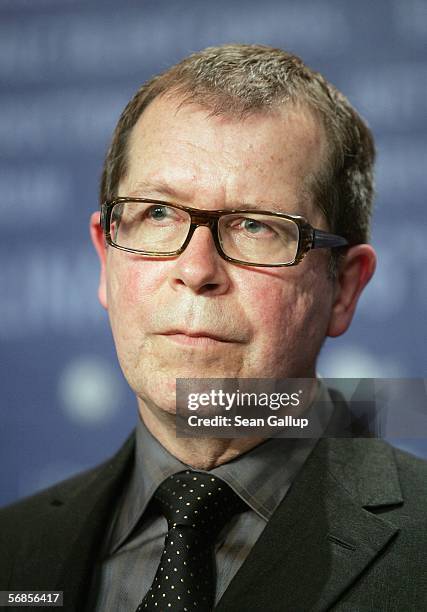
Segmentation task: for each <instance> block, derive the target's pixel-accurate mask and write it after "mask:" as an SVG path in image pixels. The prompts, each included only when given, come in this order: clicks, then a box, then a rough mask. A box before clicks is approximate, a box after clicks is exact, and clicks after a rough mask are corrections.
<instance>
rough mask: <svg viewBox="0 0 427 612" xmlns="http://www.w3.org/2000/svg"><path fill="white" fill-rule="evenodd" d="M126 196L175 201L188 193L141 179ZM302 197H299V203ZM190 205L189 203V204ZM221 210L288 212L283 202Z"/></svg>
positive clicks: (236, 204) (241, 204) (240, 204)
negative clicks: (154, 197)
mask: <svg viewBox="0 0 427 612" xmlns="http://www.w3.org/2000/svg"><path fill="white" fill-rule="evenodd" d="M124 195H125V196H127V197H134V198H139V197H141V198H146V197H148V198H149V197H153V196H157V197H158V198H160V199H163V198H166V199H168V198H171V199H172V200H174V201H175V202H184V201H188V199H189V196H188V194H187V193H186V192H185V191H184V190H181V189H178V188H176V187H173V186H172V185H171V184H170V183H168V182H167V181H165V180H163V179H150V180H141V181H138V182H137V183H135V185H134V186H133V189H132V191H130V192H129V193H126V194H124ZM303 202H304V199H303V198H301V203H303ZM190 206H191V204H190ZM221 210H253V211H254V212H256V211H257V210H266V211H270V212H279V213H280V212H282V213H283V212H284V213H286V212H288V211H286V210H285V203H284V202H283V203H282V202H257V203H255V202H246V201H242V202H229V203H228V204H227V205H226V206H223V207H221Z"/></svg>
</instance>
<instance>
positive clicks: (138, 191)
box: [126, 179, 185, 200]
mask: <svg viewBox="0 0 427 612" xmlns="http://www.w3.org/2000/svg"><path fill="white" fill-rule="evenodd" d="M153 194H155V195H159V196H162V197H163V196H166V197H168V198H173V199H178V200H179V199H185V194H184V192H183V191H180V190H179V189H177V188H176V187H173V186H172V185H170V184H169V183H167V182H166V181H163V180H161V179H153V180H141V181H138V182H137V183H135V185H134V186H133V189H132V191H131V192H130V193H126V196H129V197H135V198H137V197H142V198H145V197H149V196H152V195H153Z"/></svg>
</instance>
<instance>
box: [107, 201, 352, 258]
mask: <svg viewBox="0 0 427 612" xmlns="http://www.w3.org/2000/svg"><path fill="white" fill-rule="evenodd" d="M127 202H140V203H143V204H158V205H160V206H170V207H172V208H177V209H179V210H184V211H185V212H187V213H189V215H190V217H191V221H190V227H189V229H188V234H187V237H186V239H185V240H184V243H183V244H182V246H181V247H180V248H179V249H177V250H176V251H171V252H166V253H160V254H159V253H155V252H152V251H142V250H140V249H131V248H129V247H123V246H120V245H118V244H116V243H115V242H114V241H113V239H112V237H111V212H112V210H113V208H114V206H115V205H116V204H125V203H127ZM236 213H237V214H238V213H248V214H263V215H270V216H272V217H279V218H281V219H289V220H290V221H294V222H295V223H296V225H297V226H298V229H299V239H298V247H297V252H296V255H295V258H294V259H293V261H291V262H287V263H275V264H265V263H260V264H258V263H252V262H248V261H242V260H240V259H235V258H234V257H230V256H229V255H227V254H226V253H224V251H223V249H222V246H221V242H220V239H219V229H218V220H219V219H220V218H221V217H223V216H224V215H232V214H236ZM100 225H101V228H102V229H103V231H104V235H105V240H106V242H107V243H108V244H109V245H110V246H112V247H114V248H116V249H119V250H121V251H127V252H129V253H136V254H138V255H146V256H148V257H159V258H163V257H175V256H176V255H180V254H181V253H182V252H183V251H185V249H186V247H187V246H188V244H189V242H190V240H191V238H192V236H193V234H194V232H195V230H196V229H197V228H198V227H202V226H204V227H209V229H210V230H211V232H212V237H213V240H214V243H215V247H216V249H217V251H218V253H219V255H220V256H221V257H222V258H223V259H225V260H226V261H231V262H234V263H237V264H241V265H244V266H256V267H257V268H278V267H284V266H295V265H297V264H299V263H300V261H301V260H302V259H303V258H304V257H305V255H306V254H307V253H308V251H310V250H311V249H334V248H339V247H341V248H342V247H347V246H349V243H348V241H347V240H346V239H345V238H343V237H342V236H337V235H336V234H330V233H329V232H325V231H324V230H321V229H317V228H314V227H313V226H312V225H310V223H308V221H307V219H305V217H301V216H300V215H288V214H286V213H279V212H272V211H270V210H258V209H253V208H249V209H248V208H245V209H240V208H239V209H230V210H200V209H198V208H190V207H189V206H183V205H182V204H171V203H170V202H165V201H163V200H154V199H152V198H128V197H121V198H115V199H114V200H110V201H108V202H104V203H103V204H101V215H100Z"/></svg>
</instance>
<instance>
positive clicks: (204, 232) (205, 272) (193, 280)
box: [170, 226, 230, 295]
mask: <svg viewBox="0 0 427 612" xmlns="http://www.w3.org/2000/svg"><path fill="white" fill-rule="evenodd" d="M228 265H229V264H227V262H226V261H225V260H223V259H222V258H221V256H220V255H219V253H218V251H217V249H216V246H215V242H214V239H213V236H212V232H211V230H210V229H209V228H208V227H206V226H200V227H198V228H197V229H196V230H195V231H194V234H193V235H192V237H191V240H190V242H189V244H188V245H187V248H186V249H185V251H184V252H183V253H181V255H179V257H178V258H177V259H176V260H175V265H174V266H173V268H172V271H171V275H170V282H171V284H172V286H173V288H174V289H179V288H182V287H188V288H189V289H191V290H192V291H194V292H195V293H199V294H206V295H207V294H209V295H221V294H223V293H225V292H226V291H227V290H228V288H229V286H230V278H229V276H228V272H227V266H228Z"/></svg>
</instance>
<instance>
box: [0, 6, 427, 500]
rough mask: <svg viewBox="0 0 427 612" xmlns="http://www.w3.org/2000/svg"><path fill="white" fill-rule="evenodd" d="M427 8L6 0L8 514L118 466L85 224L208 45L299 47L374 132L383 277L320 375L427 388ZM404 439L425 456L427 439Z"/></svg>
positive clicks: (113, 374) (4, 448)
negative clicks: (117, 131)
mask: <svg viewBox="0 0 427 612" xmlns="http://www.w3.org/2000/svg"><path fill="white" fill-rule="evenodd" d="M426 6H427V5H426V3H425V2H424V0H382V1H381V0H377V1H376V2H371V1H370V0H360V1H359V2H357V3H354V2H342V0H312V1H307V0H299V2H293V1H285V0H263V2H259V1H251V0H245V1H240V0H233V2H229V1H228V0H227V1H224V0H216V1H215V2H210V3H209V2H201V1H200V0H180V1H179V2H172V1H169V2H167V1H159V0H155V1H153V2H151V1H147V0H144V1H142V0H141V1H138V2H137V1H130V0H121V2H116V0H114V1H108V0H102V1H101V0H99V1H95V0H92V1H91V0H86V1H84V0H61V2H58V1H57V0H0V81H1V98H0V156H1V166H0V210H1V217H0V218H1V229H2V232H1V240H0V292H1V293H0V343H1V371H0V385H1V398H0V402H1V419H0V428H1V430H0V465H1V477H0V505H2V504H5V503H7V502H10V501H13V500H14V499H16V498H18V497H21V496H23V495H27V494H29V493H31V492H34V491H36V490H37V489H39V488H42V487H44V486H47V485H49V484H51V483H53V482H55V481H57V480H59V479H62V478H64V477H66V476H68V475H70V474H72V473H74V472H77V471H79V470H81V469H84V468H85V467H87V466H91V465H93V464H95V463H96V462H98V461H100V460H102V459H103V458H105V457H107V456H109V455H111V454H112V453H113V452H114V451H115V450H116V448H118V446H119V444H120V443H121V442H122V440H123V439H124V438H125V437H126V435H127V433H128V432H129V431H130V430H131V429H132V427H133V424H134V423H135V419H136V402H135V400H134V398H133V397H132V394H131V392H130V391H129V390H128V389H127V385H126V383H125V381H124V379H123V377H122V375H121V373H120V371H119V368H118V366H117V364H116V358H115V353H114V349H113V344H112V340H111V336H110V333H109V328H108V322H107V317H106V314H105V312H103V310H102V309H101V306H100V305H99V304H98V302H97V297H96V288H97V273H98V264H97V260H96V257H95V254H94V252H93V251H92V248H91V244H90V242H89V236H88V219H89V214H90V212H91V211H93V210H96V209H97V189H98V180H99V176H100V170H101V163H102V160H103V156H104V154H105V150H106V147H107V144H108V141H109V138H110V136H111V133H112V130H113V128H114V126H115V123H116V121H117V119H118V117H119V114H120V112H121V110H122V108H123V106H124V105H125V103H126V102H127V101H128V99H129V98H130V96H131V95H132V94H133V92H134V91H135V90H136V89H137V87H138V86H139V85H140V84H141V83H142V82H143V81H144V80H145V79H147V78H149V77H150V76H152V75H153V74H154V73H156V72H158V71H161V70H163V69H165V68H167V67H168V66H169V65H171V64H172V63H175V62H177V61H178V60H180V59H181V58H183V57H184V56H185V55H187V54H189V53H190V52H192V51H195V50H198V49H201V48H203V47H205V46H208V45H216V44H220V43H225V42H249V43H254V42H257V43H264V44H271V45H276V46H280V47H283V48H286V49H288V50H291V51H293V52H295V53H297V54H298V55H301V56H302V57H303V59H304V60H305V61H306V62H307V63H308V64H309V65H311V66H312V67H314V68H315V69H317V70H320V71H321V72H323V73H324V74H325V75H326V76H327V78H329V79H330V80H331V81H332V82H333V83H334V84H336V85H337V86H338V87H339V88H340V89H341V90H342V91H343V92H344V93H345V94H346V95H347V96H348V97H349V98H350V100H351V102H352V103H353V104H354V105H355V106H356V108H357V109H358V110H359V111H360V112H361V114H362V115H363V116H364V117H365V118H366V119H367V120H368V122H369V124H370V126H371V127H372V130H373V132H374V134H375V137H376V141H377V147H378V167H377V191H378V197H377V201H376V211H375V221H374V228H373V244H374V246H375V247H376V249H377V251H378V255H379V265H378V271H377V274H376V276H375V278H374V281H373V282H372V283H371V285H370V286H369V288H368V290H367V291H366V293H365V295H364V296H363V298H362V301H361V304H360V307H359V310H358V313H357V316H356V319H355V321H354V323H353V326H352V328H351V330H350V332H348V333H347V334H346V335H345V336H344V337H342V338H339V339H335V340H330V341H328V342H327V343H326V345H325V348H324V350H323V352H322V356H321V360H320V372H321V373H322V374H323V375H324V376H329V377H346V376H351V377H364V376H379V377H421V376H424V375H425V374H424V372H425V364H426V363H427V345H426V338H425V322H426V293H427V283H426V280H425V279H426V276H425V269H426V246H425V245H426V238H425V235H426V204H425V193H426V183H427V148H426V132H427V120H426V115H425V101H426V98H427V79H426V76H427V71H426V67H427V66H426V64H427V51H426V49H425V40H426V35H427V16H426ZM404 409H405V406H402V410H404ZM395 443H396V444H400V445H401V446H403V447H405V448H410V449H411V450H412V451H413V452H415V453H418V454H420V455H424V456H427V443H426V441H425V440H421V439H418V440H412V441H408V440H396V441H395Z"/></svg>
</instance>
